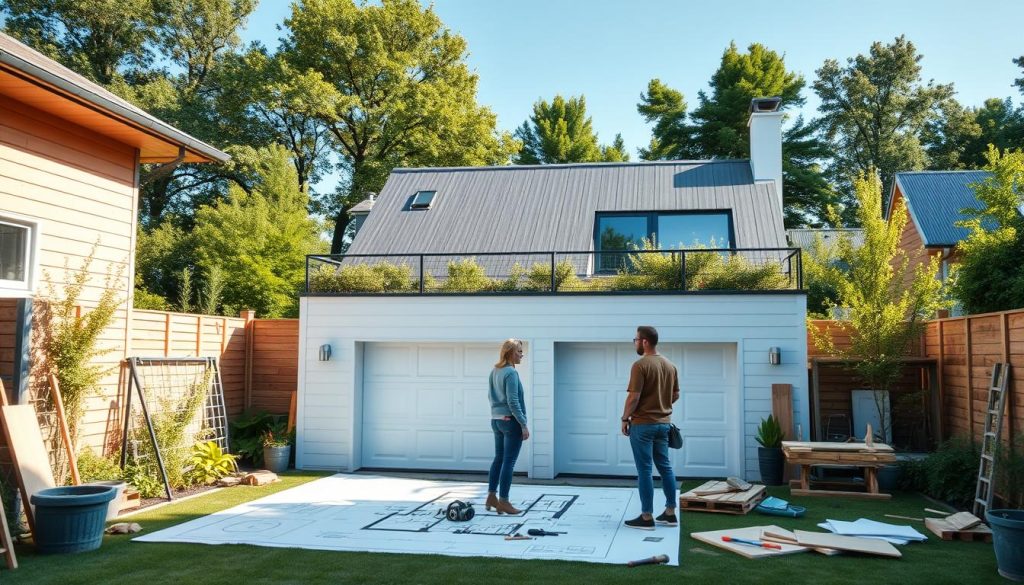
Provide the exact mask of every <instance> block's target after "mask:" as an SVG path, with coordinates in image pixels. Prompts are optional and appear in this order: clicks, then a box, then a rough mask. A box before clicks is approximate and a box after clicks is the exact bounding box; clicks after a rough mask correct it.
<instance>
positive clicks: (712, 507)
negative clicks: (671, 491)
mask: <svg viewBox="0 0 1024 585" xmlns="http://www.w3.org/2000/svg"><path fill="white" fill-rule="evenodd" d="M727 489H729V484H727V483H726V482H724V481H715V480H712V481H709V482H706V483H704V484H703V485H700V486H697V487H696V488H694V489H692V490H690V491H688V492H686V493H684V494H682V495H680V496H679V507H680V508H682V509H683V510H691V511H694V512H716V513H719V514H740V515H741V514H746V513H748V512H750V511H751V510H753V509H754V508H756V507H757V505H758V504H760V503H761V500H763V499H765V498H766V497H767V496H768V493H767V492H766V491H765V487H764V486H763V485H752V486H750V489H747V490H743V491H732V492H728V493H720V494H713V495H707V496H698V495H697V494H696V493H695V492H714V491H723V490H727Z"/></svg>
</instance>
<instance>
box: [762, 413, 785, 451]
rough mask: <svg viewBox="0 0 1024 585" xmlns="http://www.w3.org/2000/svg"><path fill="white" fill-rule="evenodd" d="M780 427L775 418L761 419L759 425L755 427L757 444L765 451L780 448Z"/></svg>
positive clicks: (781, 434) (781, 436)
mask: <svg viewBox="0 0 1024 585" xmlns="http://www.w3.org/2000/svg"><path fill="white" fill-rule="evenodd" d="M783 436H784V435H783V433H782V425H780V424H779V421H777V420H775V417H774V416H772V415H770V414H769V415H768V418H763V419H761V425H760V426H758V427H757V437H756V438H757V442H758V443H760V444H761V446H762V447H764V448H766V449H778V448H779V447H781V446H782V438H783Z"/></svg>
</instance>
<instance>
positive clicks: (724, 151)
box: [637, 43, 836, 227]
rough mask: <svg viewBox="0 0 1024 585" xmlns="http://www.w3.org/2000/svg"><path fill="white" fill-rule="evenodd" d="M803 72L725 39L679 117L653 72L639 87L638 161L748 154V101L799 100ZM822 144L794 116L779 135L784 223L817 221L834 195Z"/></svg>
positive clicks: (675, 100)
mask: <svg viewBox="0 0 1024 585" xmlns="http://www.w3.org/2000/svg"><path fill="white" fill-rule="evenodd" d="M803 85H804V81H803V78H802V77H800V76H799V75H797V74H796V73H793V72H789V71H787V70H786V68H785V63H784V61H783V57H782V56H781V55H779V54H778V53H776V52H775V51H771V50H769V49H767V48H765V47H764V46H763V45H760V44H757V43H754V44H752V45H750V46H749V47H748V49H747V52H745V53H741V52H740V51H739V50H738V49H737V48H736V45H735V44H730V45H729V47H728V48H727V49H726V50H725V52H724V53H723V54H722V60H721V63H720V65H719V68H718V70H716V71H715V73H714V75H712V77H711V81H710V93H707V92H704V91H702V92H700V93H699V95H698V101H699V105H698V107H697V109H696V110H694V112H693V113H692V114H691V115H690V116H689V120H687V114H686V102H685V100H684V99H683V95H682V93H680V92H679V91H676V90H674V89H672V88H670V87H668V86H666V85H665V84H664V83H662V82H661V81H660V80H658V79H652V80H651V81H650V83H648V85H647V93H645V94H641V96H640V103H639V104H637V111H639V112H640V114H641V115H642V116H643V117H644V119H645V120H646V121H647V122H649V123H653V124H654V128H653V129H652V137H651V142H650V144H649V145H648V147H647V148H645V149H641V151H640V157H641V158H643V159H645V160H659V159H660V160H671V159H701V158H747V157H749V156H750V130H749V128H748V127H747V123H748V121H749V119H750V113H749V112H750V101H751V100H752V99H754V98H758V97H766V96H779V97H781V98H782V106H781V107H782V108H783V110H785V109H786V108H789V107H792V106H794V105H797V106H799V105H801V104H803V103H804V98H803V97H802V96H801V94H800V92H801V90H802V88H803ZM829 154H830V153H829V150H828V148H827V147H826V145H825V143H824V142H822V140H821V139H820V125H819V124H818V123H816V122H811V123H805V122H804V121H803V119H802V118H801V119H798V120H797V121H796V122H795V123H794V124H793V125H792V126H791V127H790V128H788V129H787V130H786V131H785V132H784V133H783V137H782V157H783V162H782V174H783V177H782V180H783V185H784V187H783V195H784V198H785V202H784V208H785V222H786V225H787V226H788V227H797V226H801V225H821V224H822V223H826V222H827V213H826V210H827V208H828V206H829V205H830V204H832V203H833V202H834V201H835V199H836V197H835V194H834V192H833V190H832V188H831V185H830V183H829V181H828V180H827V179H826V177H825V176H824V174H823V169H822V163H823V161H824V160H827V159H828V157H829Z"/></svg>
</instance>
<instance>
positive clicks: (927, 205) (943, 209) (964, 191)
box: [895, 171, 991, 247]
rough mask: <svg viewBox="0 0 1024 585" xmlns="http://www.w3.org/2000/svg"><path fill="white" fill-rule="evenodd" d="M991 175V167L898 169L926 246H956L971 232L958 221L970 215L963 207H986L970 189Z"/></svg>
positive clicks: (905, 197) (900, 182)
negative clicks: (982, 168)
mask: <svg viewBox="0 0 1024 585" xmlns="http://www.w3.org/2000/svg"><path fill="white" fill-rule="evenodd" d="M989 176H991V173H990V172H988V171H916V172H907V173H896V181H895V185H897V186H898V187H899V190H900V193H903V199H904V201H905V202H906V204H907V209H908V210H909V212H910V217H911V219H912V221H913V222H914V224H915V225H916V226H917V229H918V231H919V232H920V233H921V239H922V241H923V242H924V245H925V246H942V247H946V246H955V245H956V244H957V243H959V242H960V240H963V239H964V238H966V237H967V235H968V234H969V233H970V232H969V230H967V229H966V228H962V227H960V226H958V225H956V222H958V221H961V220H964V219H968V218H969V216H967V215H964V214H962V213H961V211H962V210H963V209H968V208H983V207H984V205H983V204H982V203H981V202H980V201H978V198H977V197H976V196H975V195H974V190H973V189H971V187H970V185H971V184H972V183H977V182H979V181H982V180H984V179H985V178H987V177H989Z"/></svg>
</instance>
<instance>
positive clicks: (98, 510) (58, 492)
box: [31, 485, 117, 554]
mask: <svg viewBox="0 0 1024 585" xmlns="http://www.w3.org/2000/svg"><path fill="white" fill-rule="evenodd" d="M116 495H117V489H116V488H114V487H113V486H100V485H76V486H67V487H58V488H50V489H45V490H40V491H38V492H37V493H35V494H33V495H32V497H31V501H32V505H33V506H34V507H35V516H34V517H35V534H34V540H35V544H36V550H37V551H39V552H40V553H42V554H57V553H77V552H84V551H87V550H94V549H97V548H99V547H100V544H102V543H103V528H104V522H105V520H106V517H107V504H108V503H109V502H110V501H111V500H113V499H114V497H115V496H116Z"/></svg>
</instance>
